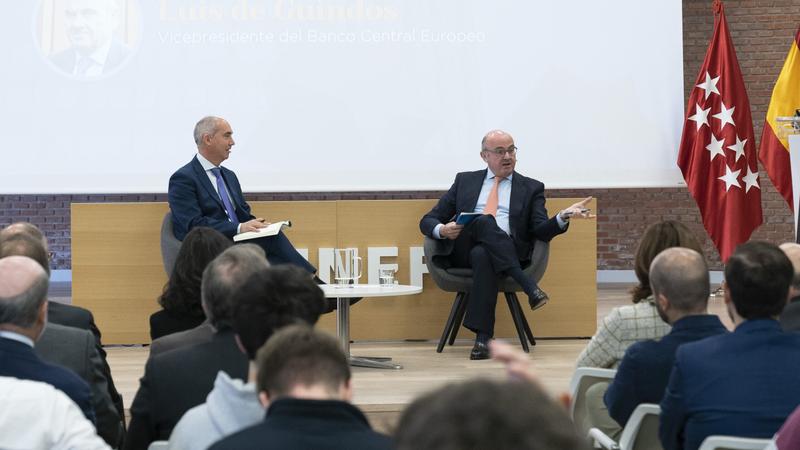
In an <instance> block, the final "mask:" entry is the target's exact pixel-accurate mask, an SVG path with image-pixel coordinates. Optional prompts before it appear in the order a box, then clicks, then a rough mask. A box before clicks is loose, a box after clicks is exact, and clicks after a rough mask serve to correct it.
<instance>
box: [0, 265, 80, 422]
mask: <svg viewBox="0 0 800 450" xmlns="http://www.w3.org/2000/svg"><path fill="white" fill-rule="evenodd" d="M48 286H49V280H48V278H47V273H46V272H45V271H44V269H43V268H42V266H40V265H39V264H38V263H37V262H36V261H34V260H32V259H30V258H28V257H26V256H7V257H5V258H0V376H4V377H14V378H19V379H21V380H32V381H42V382H44V383H48V384H51V385H53V386H54V387H55V388H56V389H59V390H60V391H62V392H64V393H65V394H67V396H69V398H71V399H72V401H74V402H75V403H76V404H77V405H78V406H79V407H80V408H81V410H82V411H83V414H84V415H85V416H86V418H88V419H89V420H90V421H92V422H94V420H95V416H94V409H93V408H92V404H91V392H90V390H89V386H88V385H87V384H86V382H85V381H83V380H81V379H80V377H78V375H76V374H75V373H74V372H72V371H71V370H69V369H65V368H63V367H60V366H57V365H55V364H50V363H47V362H45V361H42V360H41V358H39V357H38V356H36V353H35V352H34V351H33V346H34V342H36V340H37V339H39V336H40V335H41V334H42V330H43V329H44V327H45V325H46V324H47V288H48ZM0 409H3V408H0Z"/></svg>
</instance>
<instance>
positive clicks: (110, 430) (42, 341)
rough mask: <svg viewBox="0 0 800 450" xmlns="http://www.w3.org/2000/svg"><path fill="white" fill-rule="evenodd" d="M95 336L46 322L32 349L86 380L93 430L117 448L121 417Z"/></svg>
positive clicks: (119, 442)
mask: <svg viewBox="0 0 800 450" xmlns="http://www.w3.org/2000/svg"><path fill="white" fill-rule="evenodd" d="M95 343H96V341H95V339H94V336H93V335H92V333H91V332H90V331H88V330H81V329H79V328H73V327H65V326H63V325H58V324H55V323H48V324H47V327H45V329H44V332H43V333H42V336H41V337H40V338H39V340H38V341H36V345H35V346H34V351H36V354H37V355H38V356H39V357H40V358H42V359H43V360H44V361H47V362H49V363H51V364H57V365H59V366H62V367H66V368H67V369H70V370H72V371H73V372H75V373H76V374H77V375H78V376H79V377H81V379H83V381H85V382H86V383H88V384H89V388H91V391H92V407H93V408H94V412H95V416H96V419H97V434H99V435H100V437H102V438H103V440H105V441H106V442H107V443H108V445H110V446H111V447H114V448H117V447H119V446H120V444H121V443H122V438H123V437H124V436H125V428H124V425H123V423H124V422H123V417H122V416H121V415H120V414H119V413H118V412H117V409H116V407H115V406H114V402H113V401H112V399H111V396H110V395H109V389H108V379H107V378H106V376H105V373H104V364H103V358H102V357H101V356H100V354H99V353H98V352H97V347H96V346H95Z"/></svg>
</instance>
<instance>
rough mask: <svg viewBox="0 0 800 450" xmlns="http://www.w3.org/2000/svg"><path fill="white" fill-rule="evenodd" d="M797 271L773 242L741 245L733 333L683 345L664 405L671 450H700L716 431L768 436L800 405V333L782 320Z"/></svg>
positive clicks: (730, 303)
mask: <svg viewBox="0 0 800 450" xmlns="http://www.w3.org/2000/svg"><path fill="white" fill-rule="evenodd" d="M793 275H794V271H793V270H792V263H791V262H790V261H789V259H788V258H787V257H786V255H785V254H784V253H783V252H782V251H781V250H780V249H779V248H778V247H777V246H775V245H773V244H769V243H766V242H748V243H745V244H742V245H740V246H739V247H738V248H737V249H736V251H735V252H734V253H733V255H731V257H730V258H728V261H727V264H726V265H725V287H724V290H725V306H726V309H727V310H728V314H729V315H730V316H731V319H732V321H733V323H734V325H735V327H736V328H735V330H734V332H733V333H726V334H722V335H719V336H712V337H709V338H706V339H703V340H700V341H697V342H691V343H688V344H684V345H682V346H681V347H679V348H678V351H677V354H676V357H675V365H674V366H673V369H672V374H671V376H670V379H669V384H668V385H667V389H666V392H665V393H664V398H663V400H662V401H661V426H660V429H659V435H660V439H661V443H662V445H663V446H664V449H665V450H673V449H689V450H694V449H697V448H698V447H699V446H700V444H701V443H702V442H703V440H704V439H705V438H706V437H708V436H710V435H716V434H722V435H734V436H742V437H753V438H770V437H772V435H773V434H775V432H776V431H777V430H778V428H779V427H780V426H781V424H782V423H783V421H784V420H786V417H787V416H788V415H789V414H790V413H791V412H792V410H794V409H795V407H797V405H798V404H800V385H799V384H798V383H797V379H796V378H797V374H798V373H800V334H796V333H785V332H783V331H782V330H781V327H780V324H779V323H778V321H777V317H778V315H779V314H780V313H781V311H782V310H783V307H784V305H785V304H786V298H787V297H786V296H787V294H788V291H789V284H790V283H791V281H792V277H793Z"/></svg>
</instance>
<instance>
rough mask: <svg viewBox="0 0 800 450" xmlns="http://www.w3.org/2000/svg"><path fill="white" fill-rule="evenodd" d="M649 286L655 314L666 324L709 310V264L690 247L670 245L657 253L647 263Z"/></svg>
mask: <svg viewBox="0 0 800 450" xmlns="http://www.w3.org/2000/svg"><path fill="white" fill-rule="evenodd" d="M650 286H651V288H652V289H653V296H654V298H655V301H656V309H657V310H658V315H659V316H661V319H662V320H663V321H664V322H666V323H668V324H673V323H675V322H676V321H678V320H680V319H681V318H683V317H685V316H688V315H695V314H706V312H707V310H708V296H709V294H710V285H709V276H708V266H707V265H706V261H705V259H704V258H703V255H701V254H700V253H698V252H696V251H694V250H692V249H688V248H683V247H672V248H668V249H666V250H664V251H663V252H661V253H659V254H658V256H656V257H655V258H654V259H653V262H652V263H651V264H650Z"/></svg>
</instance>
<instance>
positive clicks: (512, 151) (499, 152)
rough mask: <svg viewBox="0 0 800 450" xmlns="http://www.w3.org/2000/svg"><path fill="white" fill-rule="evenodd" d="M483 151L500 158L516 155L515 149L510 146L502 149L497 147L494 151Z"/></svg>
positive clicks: (486, 149)
mask: <svg viewBox="0 0 800 450" xmlns="http://www.w3.org/2000/svg"><path fill="white" fill-rule="evenodd" d="M483 151H485V152H487V153H492V154H495V155H497V156H500V157H503V156H506V155H510V156H514V155H516V154H517V147H515V146H513V145H512V146H510V147H508V148H503V147H497V148H494V149H488V148H485V149H483Z"/></svg>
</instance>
